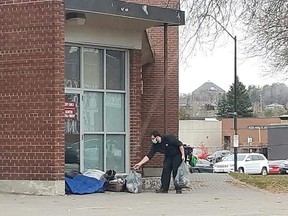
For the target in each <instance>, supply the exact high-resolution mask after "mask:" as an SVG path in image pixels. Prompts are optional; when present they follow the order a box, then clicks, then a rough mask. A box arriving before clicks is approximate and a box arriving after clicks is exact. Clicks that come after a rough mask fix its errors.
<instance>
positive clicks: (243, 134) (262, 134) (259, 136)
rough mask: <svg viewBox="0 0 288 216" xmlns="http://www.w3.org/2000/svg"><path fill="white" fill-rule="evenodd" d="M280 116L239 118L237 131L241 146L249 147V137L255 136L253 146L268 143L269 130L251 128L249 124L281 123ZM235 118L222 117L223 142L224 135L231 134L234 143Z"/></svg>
mask: <svg viewBox="0 0 288 216" xmlns="http://www.w3.org/2000/svg"><path fill="white" fill-rule="evenodd" d="M280 122H281V120H280V118H238V119H237V132H238V135H239V148H240V149H241V148H243V147H247V146H248V143H247V137H249V136H250V137H252V138H253V145H252V146H251V147H257V146H262V145H264V146H265V145H266V144H267V142H268V134H267V133H268V130H260V131H259V130H250V129H248V126H252V125H266V126H267V125H270V124H280ZM233 126H234V125H233V118H230V119H222V142H223V143H224V136H230V137H231V142H232V144H233V135H234V127H233Z"/></svg>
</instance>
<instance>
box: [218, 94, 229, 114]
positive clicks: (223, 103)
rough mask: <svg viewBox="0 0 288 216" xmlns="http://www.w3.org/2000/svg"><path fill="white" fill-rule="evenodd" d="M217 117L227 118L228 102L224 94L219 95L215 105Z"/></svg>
mask: <svg viewBox="0 0 288 216" xmlns="http://www.w3.org/2000/svg"><path fill="white" fill-rule="evenodd" d="M217 115H218V116H220V117H228V101H227V97H226V94H223V95H221V97H220V99H219V101H218V104H217Z"/></svg>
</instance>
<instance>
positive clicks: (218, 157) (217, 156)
mask: <svg viewBox="0 0 288 216" xmlns="http://www.w3.org/2000/svg"><path fill="white" fill-rule="evenodd" d="M230 154H232V152H231V151H228V150H219V151H215V152H213V154H212V155H209V156H208V157H207V160H208V161H210V162H213V163H217V162H220V161H222V159H223V157H226V156H228V155H230Z"/></svg>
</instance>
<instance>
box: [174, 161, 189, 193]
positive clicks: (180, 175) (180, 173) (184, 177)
mask: <svg viewBox="0 0 288 216" xmlns="http://www.w3.org/2000/svg"><path fill="white" fill-rule="evenodd" d="M188 183H189V168H188V166H187V164H186V163H185V162H184V161H182V163H181V164H180V166H179V167H178V170H177V175H176V177H175V179H174V184H175V186H177V187H180V188H183V187H185V186H187V185H188Z"/></svg>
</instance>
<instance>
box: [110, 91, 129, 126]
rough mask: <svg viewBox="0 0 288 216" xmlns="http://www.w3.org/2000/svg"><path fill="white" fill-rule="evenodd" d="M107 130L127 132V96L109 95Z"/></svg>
mask: <svg viewBox="0 0 288 216" xmlns="http://www.w3.org/2000/svg"><path fill="white" fill-rule="evenodd" d="M105 106H106V130H107V131H109V132H124V131H125V94H118V93H107V94H106V98H105Z"/></svg>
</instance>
